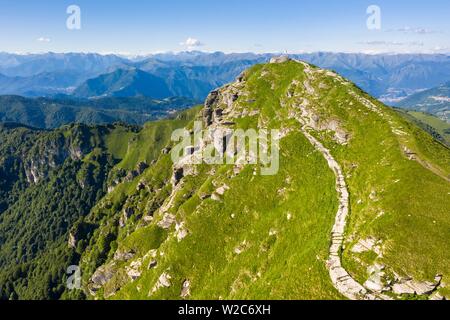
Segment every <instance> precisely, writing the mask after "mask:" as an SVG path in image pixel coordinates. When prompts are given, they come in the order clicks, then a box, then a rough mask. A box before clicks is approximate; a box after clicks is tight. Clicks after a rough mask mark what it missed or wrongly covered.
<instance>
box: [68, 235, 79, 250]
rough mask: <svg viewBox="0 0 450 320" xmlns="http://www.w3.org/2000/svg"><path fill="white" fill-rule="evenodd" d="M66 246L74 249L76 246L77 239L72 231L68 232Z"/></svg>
mask: <svg viewBox="0 0 450 320" xmlns="http://www.w3.org/2000/svg"><path fill="white" fill-rule="evenodd" d="M68 246H69V248H73V249H75V248H76V247H77V239H76V237H75V235H74V234H73V233H72V232H70V233H69V240H68Z"/></svg>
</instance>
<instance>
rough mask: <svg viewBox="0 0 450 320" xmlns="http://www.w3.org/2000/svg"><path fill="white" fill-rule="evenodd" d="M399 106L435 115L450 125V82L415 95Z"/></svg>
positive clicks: (401, 102)
mask: <svg viewBox="0 0 450 320" xmlns="http://www.w3.org/2000/svg"><path fill="white" fill-rule="evenodd" d="M397 106H399V107H402V108H406V109H412V110H418V111H423V112H427V113H431V114H435V115H437V116H438V117H439V118H441V119H443V120H445V121H447V122H449V123H450V82H447V83H445V84H443V85H440V86H438V87H435V88H432V89H428V90H424V91H421V92H418V93H415V94H413V95H411V96H409V97H407V98H405V99H404V100H402V101H400V102H399V103H398V104H397Z"/></svg>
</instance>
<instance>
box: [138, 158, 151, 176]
mask: <svg viewBox="0 0 450 320" xmlns="http://www.w3.org/2000/svg"><path fill="white" fill-rule="evenodd" d="M148 167H149V166H148V164H147V163H146V162H143V161H141V162H139V163H138V164H137V166H136V171H137V173H138V174H142V173H144V171H145V169H147V168H148Z"/></svg>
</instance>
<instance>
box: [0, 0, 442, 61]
mask: <svg viewBox="0 0 450 320" xmlns="http://www.w3.org/2000/svg"><path fill="white" fill-rule="evenodd" d="M72 4H75V5H78V6H79V7H80V9H81V29H80V30H68V29H67V27H66V19H67V18H68V16H69V15H68V14H67V13H66V9H67V7H68V6H69V5H72ZM369 5H377V6H379V8H380V9H381V30H369V29H368V28H367V26H366V21H367V18H368V17H369V15H368V14H367V13H366V10H367V7H368V6H369ZM449 16H450V1H448V0H427V1H414V0H412V1H411V0H410V1H405V0H395V1H392V0H372V1H365V0H341V1H338V0H322V1H321V0H315V1H313V0H305V1H302V0H258V1H257V0H240V1H238V0H227V1H217V0H209V1H206V0H191V1H188V0H164V1H162V0H161V1H160V0H146V1H144V0H135V1H133V0H128V1H125V0H114V1H106V0H96V1H94V0H72V1H65V0H53V1H52V0H39V1H35V0H20V1H17V0H0V51H7V52H46V51H54V52H68V51H71V52H79V51H83V52H101V53H109V52H114V53H124V54H146V53H153V52H161V51H182V50H193V49H195V50H202V51H225V52H248V51H253V52H280V51H288V52H303V51H307V52H310V51H339V52H373V53H376V52H445V53H448V52H450V19H449ZM189 38H190V41H186V40H187V39H189Z"/></svg>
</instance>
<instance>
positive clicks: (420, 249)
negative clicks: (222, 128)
mask: <svg viewBox="0 0 450 320" xmlns="http://www.w3.org/2000/svg"><path fill="white" fill-rule="evenodd" d="M303 68H304V67H303V65H301V64H297V63H295V62H287V63H284V64H276V65H258V66H255V67H253V68H251V70H250V71H249V72H248V74H247V81H246V84H245V87H244V88H243V92H244V94H243V95H242V96H241V97H240V98H239V99H238V100H237V102H236V106H235V109H236V110H242V109H248V110H259V111H260V115H259V116H254V117H242V118H240V119H238V120H236V126H237V127H240V128H248V127H250V128H251V127H256V126H257V123H258V121H259V122H260V123H264V124H266V125H267V126H269V127H271V128H292V129H295V128H298V124H297V123H296V122H294V121H293V120H291V119H289V113H290V111H292V106H293V104H294V102H295V101H294V99H295V98H292V99H291V100H289V99H287V100H286V99H285V98H282V97H285V96H286V92H287V91H288V88H289V86H290V84H291V83H292V81H293V80H294V79H295V80H298V81H299V83H300V84H302V83H303V81H304V80H305V77H306V75H305V74H304V72H303ZM263 74H264V75H263ZM310 82H311V85H312V86H313V87H314V88H315V90H316V93H317V94H318V95H317V96H316V97H313V96H309V93H308V92H306V90H305V88H304V87H303V86H301V85H299V86H297V87H296V88H295V89H294V90H296V91H297V93H298V94H300V95H301V96H304V97H308V99H309V100H310V102H311V104H310V108H311V109H313V110H314V112H315V113H317V114H319V115H320V117H321V118H322V119H339V121H340V125H341V126H342V127H343V128H344V129H345V130H346V131H347V132H349V133H350V136H351V140H350V143H349V144H348V145H346V146H343V145H338V144H337V143H335V142H333V141H332V140H331V139H330V134H329V132H316V133H315V135H316V136H317V137H318V138H319V139H320V140H321V141H322V142H323V143H324V144H325V145H326V146H327V147H328V148H329V149H330V150H331V152H332V154H333V155H334V156H335V158H336V159H337V160H338V162H340V163H341V165H342V167H343V170H344V172H345V174H346V176H347V183H348V185H349V190H350V193H351V199H350V200H351V219H350V221H349V227H348V235H349V237H350V239H353V240H352V241H353V242H356V241H357V240H358V239H360V238H364V237H367V236H373V237H375V238H377V239H381V240H383V243H384V244H385V245H384V255H383V258H379V261H381V262H383V263H386V264H387V265H388V266H389V267H390V268H392V270H395V271H396V272H397V273H399V274H407V275H411V276H414V277H415V278H416V279H418V280H425V279H427V280H432V278H433V277H434V276H435V275H436V274H437V273H442V274H444V281H447V282H449V279H448V277H449V276H450V268H449V266H450V254H449V251H448V250H446V248H447V247H448V245H449V242H450V239H449V238H448V237H446V235H447V234H448V230H449V229H450V216H449V215H448V214H449V213H448V208H449V207H450V198H449V195H450V184H449V182H448V181H446V180H445V179H444V178H446V177H448V176H449V173H450V151H449V150H448V149H447V148H445V147H444V146H443V145H442V144H440V143H438V142H435V141H434V140H433V139H432V138H431V136H429V135H428V134H427V133H425V132H424V131H423V130H421V129H419V128H418V127H416V126H415V125H414V124H412V123H410V122H408V121H407V120H405V119H403V118H402V117H401V116H399V115H398V114H397V113H396V112H395V111H393V110H391V109H389V108H387V107H384V106H382V105H381V104H379V103H377V102H375V101H374V103H376V104H377V106H378V107H379V108H381V110H382V112H383V115H378V114H376V113H374V112H372V111H369V110H368V109H367V108H366V107H365V106H363V105H361V104H360V103H359V102H358V101H357V100H356V99H355V98H354V97H353V96H352V95H350V94H349V90H352V91H354V92H356V93H357V94H358V95H362V96H365V95H364V93H363V92H361V91H360V90H359V89H358V88H356V87H354V86H353V85H350V84H348V83H347V84H343V83H341V81H339V80H338V78H336V77H333V76H329V75H325V74H324V73H317V74H315V76H314V79H312V78H310ZM321 84H322V86H321ZM280 98H281V100H283V101H284V102H286V103H287V107H286V106H285V107H282V106H280ZM367 98H369V97H367ZM369 99H370V98H369ZM253 100H254V102H249V101H253ZM388 120H389V121H388ZM393 128H394V129H395V130H393ZM395 132H397V133H395ZM398 132H401V133H400V134H399V133H398ZM405 146H407V147H408V148H409V149H410V150H412V151H414V152H415V153H416V154H417V157H418V158H419V159H420V163H419V162H418V161H412V160H408V159H407V157H406V156H405V155H404V153H403V148H404V147H405ZM281 150H282V152H281V162H280V172H279V174H278V175H276V176H272V177H261V176H259V175H256V176H254V175H253V174H252V168H251V166H250V167H248V166H247V167H246V168H245V169H244V170H243V171H242V172H241V174H239V175H238V176H237V177H235V178H229V175H230V170H231V168H230V167H228V166H221V167H218V168H216V173H215V174H214V175H211V174H210V173H209V171H210V169H211V168H210V167H209V166H206V165H203V166H201V167H200V168H198V171H199V172H198V174H197V175H196V176H195V177H188V178H186V179H185V182H184V185H183V187H182V188H181V189H180V190H179V191H178V193H177V194H176V197H175V202H174V204H173V205H172V207H171V208H170V210H169V211H170V212H172V213H174V214H175V215H176V217H177V222H184V223H185V226H186V228H187V229H188V231H189V235H188V236H187V237H186V238H185V239H183V240H182V241H181V242H178V241H177V240H176V238H175V237H174V227H173V226H172V228H171V229H170V230H169V233H167V232H166V231H162V230H161V229H160V228H159V227H157V226H156V222H157V221H159V220H160V219H161V218H162V217H161V214H160V213H158V212H156V213H155V218H156V219H155V221H154V222H152V223H150V224H149V225H148V226H145V227H144V226H143V224H142V222H140V220H139V219H140V218H139V217H140V215H141V214H145V213H146V212H148V210H149V206H150V207H151V208H152V210H153V211H155V208H158V207H159V205H160V204H161V202H162V201H164V199H165V198H166V197H167V196H168V195H169V194H170V192H171V186H170V185H169V184H168V183H167V181H168V180H169V178H170V172H171V171H170V170H171V163H170V159H169V157H168V156H167V155H166V156H161V157H160V159H159V161H158V162H157V164H156V166H155V167H154V168H150V169H149V170H147V171H146V173H145V174H144V179H145V180H146V181H147V185H149V186H150V188H147V189H146V190H145V191H140V192H136V191H135V187H136V185H137V180H140V179H142V177H139V178H137V179H135V181H134V182H132V183H130V184H129V186H123V185H122V186H119V187H118V188H117V190H115V191H114V192H113V193H112V194H111V195H110V197H109V198H108V200H107V201H109V202H110V203H109V204H107V206H108V207H111V208H114V206H116V209H108V211H107V212H105V213H104V214H105V216H107V217H108V219H106V220H104V221H108V222H107V223H106V222H104V223H105V225H107V226H109V227H105V228H104V230H107V229H108V228H109V229H110V230H111V229H114V228H116V229H117V226H116V227H113V225H114V223H113V221H114V219H116V220H115V221H117V219H118V218H117V213H118V212H119V210H120V209H121V208H122V206H123V204H124V203H125V206H126V205H127V204H129V205H134V206H135V207H136V208H138V209H137V213H135V215H134V216H133V217H132V218H131V219H130V220H131V221H130V222H129V223H128V224H127V226H126V227H125V228H123V229H122V230H119V231H116V232H117V233H118V234H119V235H118V237H117V240H114V241H113V244H112V245H111V246H110V248H109V247H108V250H106V251H107V254H108V257H109V261H110V259H111V258H112V255H113V253H114V251H115V249H116V248H117V247H119V248H120V249H133V250H134V251H136V253H137V255H136V257H135V258H134V259H133V260H136V259H137V258H143V257H144V256H145V254H146V253H147V252H148V250H150V249H158V251H157V260H158V264H157V267H156V268H155V269H150V270H147V268H146V266H147V264H148V262H149V260H150V258H149V257H148V256H146V257H145V258H144V259H143V261H142V263H143V264H142V265H143V266H144V267H143V273H142V276H141V277H140V278H139V279H137V280H135V281H134V282H130V280H129V279H128V278H127V276H126V275H125V272H124V266H125V265H129V262H127V263H125V262H123V263H122V262H121V263H118V269H119V271H118V272H117V273H116V276H115V277H114V278H113V280H112V281H110V282H109V283H108V284H107V285H106V286H105V291H101V292H100V294H99V297H101V294H102V293H105V292H106V293H109V294H110V293H113V292H115V291H116V290H118V289H120V288H121V289H120V290H119V291H118V292H117V294H116V295H115V296H114V298H117V299H124V298H127V299H130V298H132V299H148V298H152V299H160V298H174V299H177V298H179V297H180V290H181V285H182V283H183V281H184V280H185V279H189V280H190V282H191V298H211V299H212V298H233V299H235V298H236V299H239V298H272V299H276V298H288V299H290V298H292V299H298V298H302V299H308V298H311V299H317V298H321V299H327V298H339V295H338V293H337V292H336V291H335V290H334V288H333V287H332V286H331V283H330V281H329V276H328V272H327V271H326V269H325V260H326V258H327V253H328V245H329V238H330V235H329V233H330V229H331V226H332V224H333V221H334V215H335V212H336V209H337V199H336V192H335V190H334V176H333V174H332V172H331V171H330V170H329V169H328V167H327V165H326V162H325V160H324V159H323V158H322V156H321V155H320V154H319V153H317V152H315V151H314V150H313V149H312V147H311V146H310V144H309V143H308V142H307V141H306V139H305V138H304V137H303V136H302V135H301V134H300V133H298V131H294V132H292V133H290V134H289V135H288V136H287V137H286V138H284V139H283V140H282V148H281ZM426 166H428V168H426ZM430 169H431V170H430ZM288 181H289V183H288ZM223 183H226V184H227V185H228V186H230V187H231V188H230V191H228V192H227V193H225V196H224V197H223V199H222V201H221V202H216V201H213V200H211V199H206V200H203V201H202V200H200V198H199V195H200V194H202V193H205V192H206V193H208V192H211V191H213V190H214V189H215V188H216V187H218V186H220V185H222V184H223ZM283 188H286V189H285V190H284V191H283ZM125 189H126V190H125ZM152 190H153V191H152ZM155 190H156V191H155ZM280 190H281V191H280ZM278 191H280V192H281V193H280V194H281V195H280V194H279V193H278ZM124 193H125V194H126V196H125V197H123V196H119V194H122V195H123V194H124ZM371 193H372V195H373V196H372V197H370V194H371ZM371 198H372V199H371ZM118 199H120V201H119V200H118ZM119 202H120V203H119ZM154 204H157V205H156V206H154ZM100 211H101V210H100V209H99V211H98V212H100ZM288 213H291V214H292V216H293V219H292V220H290V221H288V220H287V218H286V217H287V214H288ZM380 213H381V214H380ZM232 214H233V215H234V219H233V218H232V216H231V215H232ZM136 227H138V228H137V229H136ZM271 229H272V231H276V235H272V236H270V235H269V232H270V231H271ZM134 230H136V231H134ZM102 232H105V233H107V232H106V231H102ZM272 234H273V232H272ZM244 241H245V244H246V245H245V246H244V247H245V250H244V252H243V253H241V254H240V255H237V254H235V253H234V252H233V250H234V248H236V247H237V246H239V245H242V244H243V243H244ZM351 245H352V243H347V245H346V248H347V249H348V248H350V247H351ZM356 258H358V259H359V260H356V259H355V256H354V255H353V254H351V253H350V252H349V250H345V251H344V264H345V266H346V267H347V268H348V270H349V271H350V272H351V273H352V274H353V275H354V276H355V277H356V278H357V279H359V280H360V281H361V282H363V281H364V280H365V279H366V278H367V274H366V267H367V266H368V265H369V264H371V263H373V262H374V261H373V260H374V259H375V256H374V255H373V254H366V255H361V256H359V257H356ZM358 261H362V264H361V262H358ZM86 265H90V266H91V267H90V268H87V269H86V270H87V276H88V275H89V274H90V273H92V272H93V270H94V268H93V266H94V265H96V263H95V261H93V260H92V253H89V252H88V254H87V256H86ZM97 265H98V263H97ZM163 272H167V273H168V274H170V275H171V276H172V279H171V283H172V285H171V286H170V287H169V288H161V289H159V290H158V291H156V293H154V294H153V295H149V291H151V289H152V288H153V286H154V284H155V282H156V280H157V279H158V277H159V276H160V275H161V274H162V273H163ZM443 292H444V293H445V290H443ZM109 294H108V295H109Z"/></svg>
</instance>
